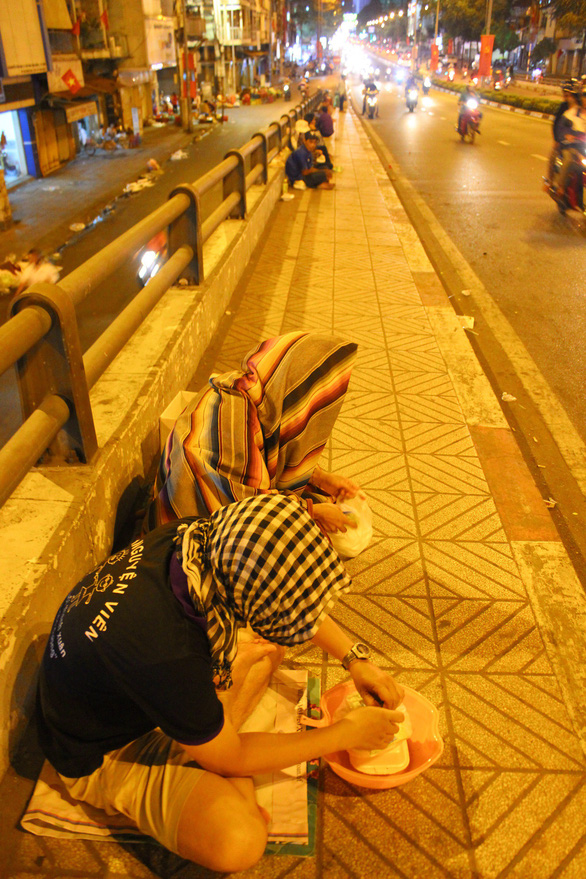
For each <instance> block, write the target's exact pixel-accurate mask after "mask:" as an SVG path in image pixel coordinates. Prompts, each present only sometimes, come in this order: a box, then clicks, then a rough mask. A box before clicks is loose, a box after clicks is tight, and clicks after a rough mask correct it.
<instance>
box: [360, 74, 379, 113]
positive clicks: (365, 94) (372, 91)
mask: <svg viewBox="0 0 586 879" xmlns="http://www.w3.org/2000/svg"><path fill="white" fill-rule="evenodd" d="M378 94H379V90H378V86H377V84H376V82H375V81H374V79H367V80H366V82H365V83H364V88H363V89H362V115H363V116H364V114H365V113H366V99H367V98H369V97H371V96H378ZM376 115H377V116H378V102H377V105H376Z"/></svg>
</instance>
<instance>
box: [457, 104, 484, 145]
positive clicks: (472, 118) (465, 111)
mask: <svg viewBox="0 0 586 879" xmlns="http://www.w3.org/2000/svg"><path fill="white" fill-rule="evenodd" d="M481 119H482V113H481V112H480V108H479V106H478V101H477V100H476V98H468V100H467V101H466V103H465V104H464V106H463V107H462V111H461V113H460V117H459V119H458V125H457V126H456V130H457V132H458V134H459V135H460V138H461V139H462V142H464V141H465V140H466V138H468V140H469V141H470V143H474V138H475V137H476V135H477V134H480V120H481Z"/></svg>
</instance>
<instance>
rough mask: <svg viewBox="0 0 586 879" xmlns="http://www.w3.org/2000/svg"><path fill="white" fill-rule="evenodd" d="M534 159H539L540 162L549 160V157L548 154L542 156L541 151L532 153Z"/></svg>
mask: <svg viewBox="0 0 586 879" xmlns="http://www.w3.org/2000/svg"><path fill="white" fill-rule="evenodd" d="M531 158H532V159H539V161H540V162H548V161H549V159H548V158H547V157H546V156H540V155H539V153H531Z"/></svg>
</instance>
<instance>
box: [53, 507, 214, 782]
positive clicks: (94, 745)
mask: <svg viewBox="0 0 586 879" xmlns="http://www.w3.org/2000/svg"><path fill="white" fill-rule="evenodd" d="M187 521H189V522H191V521H193V520H192V519H190V520H187ZM178 524H179V523H178V522H172V523H170V524H169V525H164V526H163V527H161V528H158V529H156V530H155V531H152V532H151V533H150V534H147V535H146V537H145V538H144V539H140V540H136V541H135V542H134V543H133V544H131V546H130V547H128V548H127V549H126V550H123V551H122V552H119V553H117V554H116V555H114V556H112V557H111V558H109V559H108V560H107V561H106V562H105V563H104V564H103V565H101V566H100V567H98V568H97V569H96V570H95V571H93V572H92V573H91V574H88V576H87V577H85V578H84V579H83V580H82V581H81V583H79V584H78V585H77V586H76V587H75V589H73V591H72V592H70V594H69V595H68V596H67V598H66V599H65V601H64V602H63V604H62V605H61V607H60V609H59V611H58V613H57V616H56V618H55V621H54V623H53V628H52V630H51V634H50V636H49V642H48V644H47V647H46V650H45V655H44V657H43V662H42V665H41V672H40V680H39V688H38V708H39V711H38V715H39V733H40V740H41V745H42V748H43V751H44V753H45V756H46V757H47V759H48V760H49V762H50V763H51V764H52V765H53V766H54V767H55V769H57V771H58V772H60V773H61V774H62V775H65V776H69V777H73V778H77V777H80V776H83V775H89V773H91V772H93V771H94V770H95V769H97V768H98V767H99V766H100V765H101V764H102V758H103V756H104V754H106V753H107V752H108V751H112V750H114V749H115V748H120V747H122V746H123V745H125V744H128V742H131V741H132V740H133V739H136V738H138V737H139V736H141V735H144V733H146V732H148V731H149V730H152V729H154V728H156V727H160V728H161V729H162V730H163V731H164V732H165V733H166V734H167V735H169V736H170V737H171V738H173V739H175V740H176V741H178V742H181V743H182V744H186V745H198V744H203V743H204V742H207V741H210V740H211V739H213V738H215V736H216V735H217V734H218V733H219V732H220V730H221V729H222V726H223V723H224V714H223V708H222V703H221V702H220V700H219V699H218V697H217V695H216V691H215V688H214V684H213V679H212V660H211V655H210V649H209V642H208V639H207V636H206V631H205V621H204V620H203V619H199V618H198V617H197V616H196V614H195V610H194V609H193V606H192V605H190V602H189V599H188V598H187V597H186V594H185V593H186V580H185V575H184V574H183V572H182V569H181V567H180V565H178V564H177V561H176V559H175V558H174V549H175V545H174V543H173V538H174V537H175V535H176V532H177V526H178ZM170 568H172V569H173V570H174V572H175V576H174V579H173V583H171V578H170Z"/></svg>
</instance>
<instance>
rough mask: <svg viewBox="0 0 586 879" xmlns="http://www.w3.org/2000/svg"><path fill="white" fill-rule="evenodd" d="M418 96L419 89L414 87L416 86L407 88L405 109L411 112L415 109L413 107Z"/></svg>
mask: <svg viewBox="0 0 586 879" xmlns="http://www.w3.org/2000/svg"><path fill="white" fill-rule="evenodd" d="M418 97H419V90H418V89H416V88H410V89H407V97H406V103H407V109H408V110H409V112H410V113H412V112H413V110H414V109H415V107H416V106H417V99H418Z"/></svg>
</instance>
